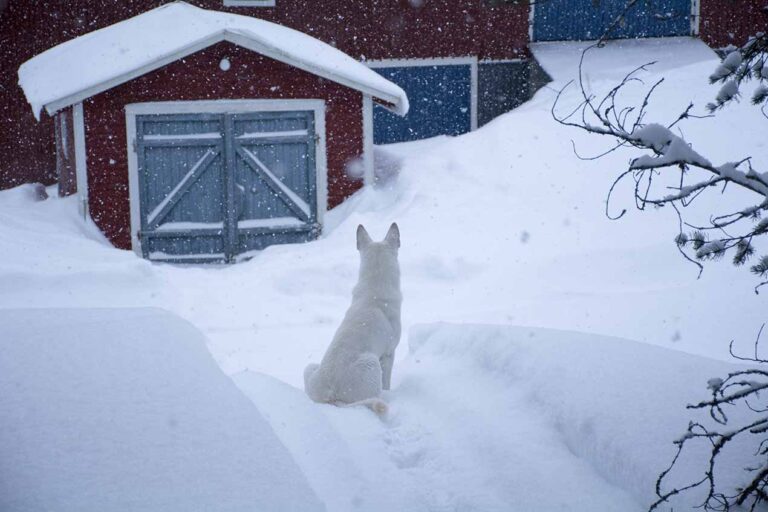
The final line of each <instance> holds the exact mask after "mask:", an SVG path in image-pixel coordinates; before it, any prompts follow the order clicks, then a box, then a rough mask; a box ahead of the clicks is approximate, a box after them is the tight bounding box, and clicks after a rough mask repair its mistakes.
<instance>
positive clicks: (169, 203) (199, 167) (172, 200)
mask: <svg viewBox="0 0 768 512" xmlns="http://www.w3.org/2000/svg"><path fill="white" fill-rule="evenodd" d="M218 155H219V152H218V151H214V150H212V149H209V150H208V151H207V152H206V153H205V155H203V157H202V158H201V159H200V160H198V162H197V163H196V164H195V165H194V166H193V167H192V169H190V170H189V173H187V175H186V176H184V178H183V179H182V180H181V182H179V184H178V185H176V188H174V189H173V190H172V191H171V192H170V193H169V194H168V195H167V196H166V197H165V199H163V201H161V202H160V204H159V205H157V207H155V209H154V210H153V211H151V212H149V214H148V215H147V225H148V228H149V229H154V228H157V226H158V225H159V224H160V221H161V220H163V219H164V218H165V217H166V215H168V213H169V212H170V211H171V210H172V209H173V207H174V206H176V203H178V202H179V200H180V199H181V198H182V197H183V196H184V194H186V193H187V192H188V191H189V189H190V187H192V185H194V184H195V182H196V181H197V179H198V178H200V176H202V175H203V173H204V172H205V171H206V170H207V169H208V167H209V166H210V165H211V163H212V162H213V161H214V160H215V159H216V157H217V156H218Z"/></svg>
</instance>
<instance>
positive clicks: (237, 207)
mask: <svg viewBox="0 0 768 512" xmlns="http://www.w3.org/2000/svg"><path fill="white" fill-rule="evenodd" d="M136 128H137V134H136V151H137V155H138V159H137V160H138V172H139V187H140V196H141V197H140V215H141V230H140V239H141V247H142V252H143V255H144V257H146V258H149V259H152V260H157V261H172V262H189V263H205V262H229V261H234V260H236V259H238V258H240V257H243V256H247V252H248V251H251V250H255V249H262V248H264V247H266V246H268V245H271V244H275V243H289V242H299V241H306V240H309V239H311V238H313V237H316V236H317V234H318V232H319V226H318V222H317V218H318V217H317V208H318V205H317V188H316V187H317V186H316V173H317V169H316V165H315V123H314V113H313V112H311V111H309V112H305V111H301V112H255V113H249V114H178V115H177V114H173V115H142V116H137V118H136Z"/></svg>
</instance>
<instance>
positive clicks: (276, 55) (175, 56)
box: [34, 29, 405, 117]
mask: <svg viewBox="0 0 768 512" xmlns="http://www.w3.org/2000/svg"><path fill="white" fill-rule="evenodd" d="M221 41H229V42H231V43H233V44H236V45H238V46H242V47H244V48H247V49H249V50H251V51H254V52H256V53H260V54H262V55H264V56H266V57H270V58H272V59H275V60H278V61H280V62H284V63H286V64H289V65H291V66H293V67H296V68H299V69H301V70H303V71H307V72H309V73H311V74H313V75H317V76H320V77H323V78H326V79H328V80H331V81H333V82H336V83H338V84H341V85H344V86H346V87H349V88H351V89H355V90H357V91H360V92H362V93H364V94H370V95H371V96H373V97H375V98H378V99H380V100H382V101H383V102H386V103H388V104H390V105H392V106H393V108H391V109H390V110H392V111H394V112H396V113H398V114H400V115H404V114H405V113H404V110H405V108H404V105H402V101H401V99H400V97H398V96H395V95H392V94H390V93H388V92H386V91H382V90H379V89H377V88H373V87H369V86H367V85H365V84H362V83H360V82H356V81H354V80H350V79H347V78H345V77H343V76H339V75H336V74H335V73H332V72H329V71H328V70H325V69H322V68H320V67H318V66H314V65H313V64H312V63H309V62H303V61H300V60H297V59H294V58H292V57H291V56H289V55H286V54H285V53H284V52H282V51H280V49H279V48H276V47H272V46H269V45H265V44H263V43H262V42H260V41H257V40H254V39H252V38H250V37H247V36H245V35H243V34H240V33H237V32H233V31H230V30H226V29H225V30H222V31H220V32H217V33H215V34H213V35H211V36H209V37H206V38H204V39H201V40H200V41H196V42H195V43H193V44H191V45H188V46H185V47H184V48H182V49H180V50H178V51H176V52H174V53H172V54H169V55H166V56H164V57H162V58H160V59H157V60H155V61H152V62H151V63H149V64H146V65H144V66H141V67H139V68H136V69H134V70H131V71H129V72H127V73H123V74H121V75H118V76H115V77H113V78H111V79H109V80H106V81H104V82H101V83H99V84H96V85H93V86H91V87H88V88H87V89H83V90H82V91H78V92H76V93H73V94H70V95H67V96H65V97H62V98H59V99H57V100H54V101H51V102H49V103H46V104H45V105H44V107H45V110H46V111H47V112H48V114H50V115H53V114H55V113H56V112H58V111H59V110H62V109H64V108H67V107H69V106H71V105H75V104H77V103H81V102H83V101H85V100H87V99H88V98H90V97H92V96H95V95H97V94H99V93H102V92H104V91H107V90H109V89H112V88H113V87H117V86H119V85H121V84H124V83H126V82H129V81H131V80H133V79H136V78H138V77H140V76H142V75H145V74H147V73H149V72H152V71H154V70H156V69H159V68H161V67H163V66H166V65H168V64H170V63H172V62H175V61H177V60H179V59H183V58H184V57H186V56H188V55H191V54H193V53H195V52H198V51H201V50H204V49H205V48H208V47H209V46H211V45H214V44H216V43H218V42H221ZM34 114H35V117H38V116H39V112H34Z"/></svg>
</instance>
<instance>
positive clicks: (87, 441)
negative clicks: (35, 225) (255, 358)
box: [0, 309, 323, 512]
mask: <svg viewBox="0 0 768 512" xmlns="http://www.w3.org/2000/svg"><path fill="white" fill-rule="evenodd" d="M0 325H1V326H2V333H3V335H2V336H0V353H2V357H0V411H2V414H0V510H3V511H4V512H16V511H18V512H32V511H37V510H40V511H42V510H55V511H57V512H65V511H72V512H85V511H89V510H93V511H105V510H137V511H138V510H164V511H179V512H182V511H184V512H186V511H194V510H199V511H207V510H221V511H233V512H234V511H244V510H294V511H296V512H305V511H309V510H317V511H319V510H323V506H322V504H321V503H320V501H319V500H318V498H317V496H316V495H315V493H314V492H313V491H312V489H311V488H310V487H309V485H308V484H307V480H306V479H305V477H304V476H303V475H302V472H301V471H300V470H299V467H298V466H297V465H296V464H295V463H294V462H293V460H292V458H291V456H290V455H289V453H288V452H287V451H286V449H285V447H283V446H282V445H281V443H280V442H279V440H278V439H277V438H276V437H275V434H274V432H273V431H272V429H271V428H270V427H269V425H268V424H267V423H266V422H265V421H264V418H263V417H262V416H261V415H260V414H259V412H258V411H257V410H256V408H255V407H253V405H252V404H251V403H249V402H248V400H246V399H245V398H244V397H243V395H242V394H241V393H240V392H239V391H238V390H237V388H236V387H235V386H234V385H233V384H232V381H231V380H230V379H227V378H226V376H224V375H223V374H222V373H221V370H220V369H219V368H218V367H217V366H216V364H215V363H214V361H213V360H212V358H211V356H210V354H209V352H208V351H207V350H206V348H205V338H204V337H203V336H202V335H201V334H200V333H199V332H198V331H197V330H196V329H195V328H194V327H192V326H191V325H190V324H189V323H187V322H185V321H184V320H181V319H179V318H178V317H176V316H175V315H172V314H170V313H167V312H165V311H161V310H157V309H90V310H89V309H58V310H56V309H46V310H29V309H27V310H14V309H4V310H0Z"/></svg>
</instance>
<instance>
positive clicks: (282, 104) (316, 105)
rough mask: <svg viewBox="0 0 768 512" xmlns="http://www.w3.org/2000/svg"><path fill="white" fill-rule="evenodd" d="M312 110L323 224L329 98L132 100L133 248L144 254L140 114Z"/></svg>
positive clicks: (319, 210) (129, 125)
mask: <svg viewBox="0 0 768 512" xmlns="http://www.w3.org/2000/svg"><path fill="white" fill-rule="evenodd" d="M296 110H298V111H312V112H314V116H315V134H316V136H317V140H316V143H315V166H316V168H315V180H316V184H315V186H316V191H317V223H318V224H319V225H320V226H321V228H322V226H323V219H324V214H325V212H326V210H327V208H328V161H327V156H326V155H327V153H326V130H325V110H326V106H325V101H324V100H321V99H279V100H249V99H245V100H201V101H158V102H146V103H131V104H129V105H126V106H125V119H126V133H127V137H126V139H127V140H126V151H127V152H128V194H129V200H130V210H131V247H132V249H133V251H134V252H135V253H136V254H137V255H139V256H142V254H143V252H142V248H141V239H140V237H139V231H140V229H141V186H140V183H139V168H138V160H139V159H138V153H137V144H136V135H137V134H136V116H138V115H152V114H209V113H212V114H240V113H250V112H285V111H296Z"/></svg>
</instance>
